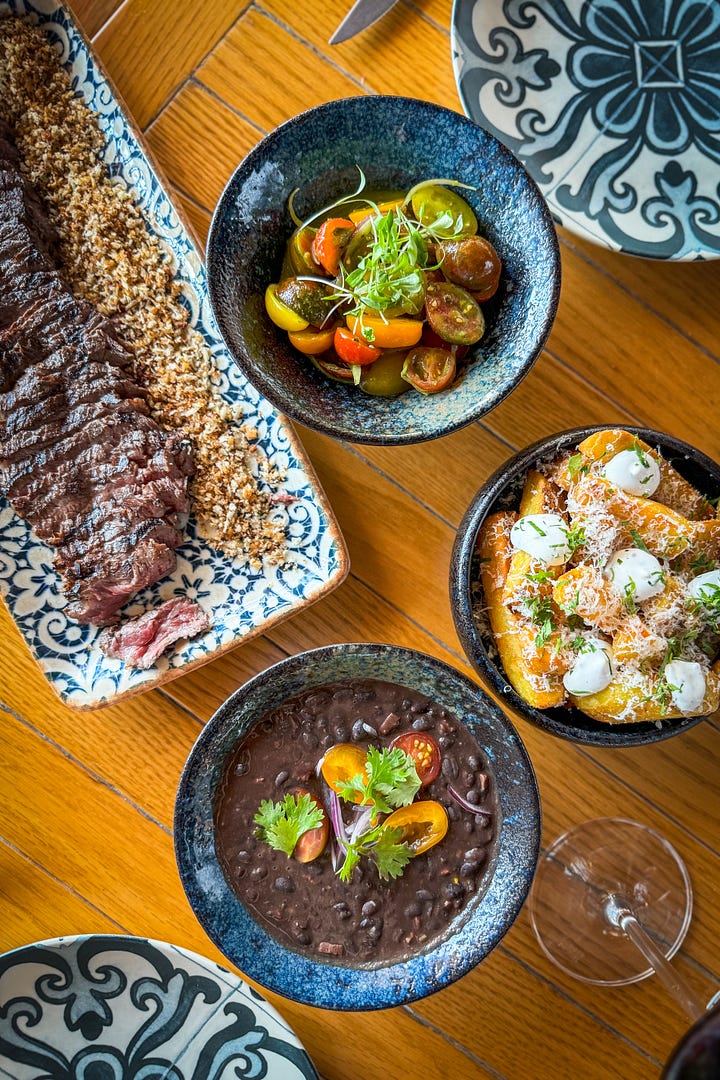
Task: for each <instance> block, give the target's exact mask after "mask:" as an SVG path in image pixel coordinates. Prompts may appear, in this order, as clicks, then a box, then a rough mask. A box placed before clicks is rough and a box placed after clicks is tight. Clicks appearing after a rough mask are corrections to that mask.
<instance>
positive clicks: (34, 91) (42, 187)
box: [0, 17, 285, 567]
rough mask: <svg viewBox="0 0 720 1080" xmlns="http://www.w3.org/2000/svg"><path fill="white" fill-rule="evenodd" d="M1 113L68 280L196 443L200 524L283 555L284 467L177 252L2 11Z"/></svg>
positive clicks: (17, 23)
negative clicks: (194, 302) (246, 410)
mask: <svg viewBox="0 0 720 1080" xmlns="http://www.w3.org/2000/svg"><path fill="white" fill-rule="evenodd" d="M0 114H1V115H2V116H3V119H5V120H6V121H7V122H8V123H10V124H11V126H12V127H13V129H14V133H15V142H16V146H17V149H18V152H19V154H20V158H21V167H22V170H23V172H24V173H25V175H26V176H27V178H28V180H29V181H30V183H31V184H33V186H34V187H35V189H36V190H37V191H38V193H39V194H40V195H41V197H42V198H43V200H44V202H45V205H46V207H47V210H48V215H49V217H50V218H51V220H52V222H53V224H54V226H55V228H56V229H57V230H58V233H59V235H60V250H59V255H60V261H61V269H62V273H63V276H64V278H65V280H66V282H67V284H68V286H69V288H70V289H71V290H72V291H73V292H74V293H75V295H76V296H78V297H82V298H84V299H87V300H90V301H91V302H92V303H93V304H94V305H95V306H96V307H97V308H98V310H99V311H101V312H102V313H103V314H104V315H106V316H109V317H112V318H113V319H114V320H115V321H116V323H117V325H118V327H119V330H120V333H121V336H122V338H123V340H124V342H125V344H126V346H127V348H128V349H129V351H130V352H131V353H132V355H133V357H134V364H135V375H136V378H137V379H138V381H139V382H140V383H141V385H143V386H144V387H146V388H147V390H148V392H149V394H150V401H149V405H150V408H151V412H152V415H153V417H154V419H155V420H156V421H157V423H158V424H159V425H160V426H161V427H163V428H165V429H167V430H171V431H177V432H179V433H181V434H182V435H183V436H184V437H185V438H187V439H188V440H189V441H190V443H191V444H192V446H193V448H194V453H195V468H196V473H195V476H194V478H193V480H192V483H191V489H190V494H191V499H192V505H193V511H194V514H195V517H196V519H197V522H198V528H199V531H200V533H201V535H202V536H203V538H204V539H205V540H207V541H208V542H209V543H211V544H212V545H213V546H214V547H216V548H218V549H220V550H222V551H223V552H225V553H226V554H227V555H229V556H233V557H234V556H241V557H245V558H247V559H249V561H250V562H251V564H252V565H253V566H254V567H259V566H260V565H261V564H262V562H263V561H268V562H271V563H277V562H281V561H282V560H283V559H284V557H285V534H284V529H283V528H282V526H281V525H279V524H278V523H277V522H275V521H273V520H272V516H273V511H274V510H275V509H276V506H277V501H278V497H277V496H275V497H273V494H272V489H273V488H274V487H276V486H277V485H278V483H279V482H280V481H281V479H282V477H281V475H280V474H279V472H278V471H277V470H276V469H274V468H272V467H271V465H270V463H269V462H268V460H267V458H266V457H265V456H264V455H263V453H262V451H261V450H260V448H259V447H258V445H257V430H256V429H254V428H251V427H249V426H244V425H243V424H242V422H241V420H242V406H240V405H238V406H236V407H235V408H232V407H230V406H229V405H228V404H227V402H226V401H224V399H223V398H222V396H221V394H220V392H219V389H218V383H219V379H220V377H219V373H218V372H217V370H216V368H215V366H214V364H213V361H212V357H211V354H210V350H209V349H208V347H207V344H206V343H205V341H204V339H203V337H202V335H201V334H200V333H198V332H197V331H196V330H194V329H193V328H192V327H191V326H190V325H189V313H188V310H187V308H186V307H185V305H184V304H183V303H182V302H181V299H180V288H179V286H178V284H177V283H176V281H175V279H174V269H173V261H172V256H171V253H170V252H169V251H167V250H165V249H164V248H163V247H162V245H161V244H160V243H159V242H158V240H157V238H156V237H155V236H154V235H153V234H152V233H151V232H150V231H149V229H148V227H147V225H146V223H145V220H144V218H143V215H142V213H141V211H140V209H139V207H138V206H137V205H136V203H135V201H134V196H133V194H132V193H131V192H130V191H128V190H127V188H125V187H124V186H123V184H122V183H121V182H119V181H117V180H115V179H112V178H111V177H110V175H109V173H108V170H107V167H106V165H105V163H104V161H103V150H104V139H103V135H102V133H101V131H100V129H99V127H98V125H97V122H96V119H95V116H94V114H93V113H92V112H91V110H90V109H89V108H88V106H87V105H86V104H85V102H84V101H83V100H82V99H81V98H79V97H77V96H76V95H75V93H74V91H73V89H72V86H71V82H70V78H69V76H68V74H67V73H66V72H65V71H64V69H63V68H62V67H61V65H60V61H59V57H58V55H57V53H56V52H55V50H54V49H53V47H52V46H51V44H50V43H49V41H48V40H47V39H46V38H45V37H44V35H43V34H42V32H41V31H40V30H39V29H38V28H37V27H35V26H33V25H32V24H31V23H30V22H28V21H27V20H24V19H20V18H16V17H5V18H2V17H0Z"/></svg>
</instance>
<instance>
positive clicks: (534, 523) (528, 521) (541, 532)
mask: <svg viewBox="0 0 720 1080" xmlns="http://www.w3.org/2000/svg"><path fill="white" fill-rule="evenodd" d="M526 520H527V523H528V525H529V526H530V527H531V528H532V529H534V530H535V532H536V533H539V534H540V536H547V533H546V532H545V530H544V529H541V528H540V526H539V525H538V524H536V522H534V521H531V520H530V519H529V518H527V519H526Z"/></svg>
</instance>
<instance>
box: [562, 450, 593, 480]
mask: <svg viewBox="0 0 720 1080" xmlns="http://www.w3.org/2000/svg"><path fill="white" fill-rule="evenodd" d="M583 461H584V458H583V455H582V454H573V455H572V457H569V458H568V462H567V471H568V472H569V473H570V476H571V477H572V479H573V480H574V479H575V478H576V477H577V476H578V475H579V474H581V473H586V472H588V470H589V468H590V466H589V465H584V464H583Z"/></svg>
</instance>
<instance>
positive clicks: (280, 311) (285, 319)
mask: <svg viewBox="0 0 720 1080" xmlns="http://www.w3.org/2000/svg"><path fill="white" fill-rule="evenodd" d="M265 310H266V311H267V313H268V315H269V316H270V318H271V319H272V321H273V322H274V323H275V325H276V326H279V327H280V329H281V330H292V331H296V330H306V329H307V328H308V326H309V325H310V324H309V322H308V321H307V319H303V317H302V315H298V314H297V312H296V311H293V309H292V308H289V307H288V306H287V304H285V303H283V301H282V300H281V299H280V297H279V296H278V295H277V285H268V287H267V289H266V290H265Z"/></svg>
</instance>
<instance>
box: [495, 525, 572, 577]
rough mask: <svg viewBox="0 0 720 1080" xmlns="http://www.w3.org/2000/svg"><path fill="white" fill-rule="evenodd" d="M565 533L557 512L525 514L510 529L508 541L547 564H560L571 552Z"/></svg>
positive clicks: (566, 532)
mask: <svg viewBox="0 0 720 1080" xmlns="http://www.w3.org/2000/svg"><path fill="white" fill-rule="evenodd" d="M567 534H568V527H567V525H566V524H565V522H564V521H563V519H562V518H561V517H560V515H559V514H525V515H524V517H521V518H518V520H517V521H516V522H515V524H514V525H513V527H512V529H511V530H510V543H511V544H512V546H513V547H514V548H516V549H517V550H518V551H526V552H527V553H528V555H530V556H532V558H533V559H538V560H539V561H540V562H544V563H546V564H547V565H548V566H562V565H563V564H564V563H566V562H567V561H568V559H569V558H570V555H571V554H572V553H571V551H570V546H569V544H568V539H567Z"/></svg>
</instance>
